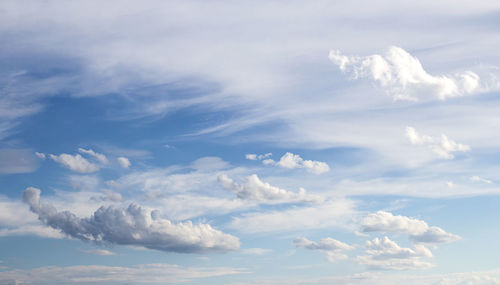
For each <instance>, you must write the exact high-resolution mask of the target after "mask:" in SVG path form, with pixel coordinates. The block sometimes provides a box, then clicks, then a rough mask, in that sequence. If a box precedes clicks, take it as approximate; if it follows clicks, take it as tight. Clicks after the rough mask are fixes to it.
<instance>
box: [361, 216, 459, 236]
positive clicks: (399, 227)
mask: <svg viewBox="0 0 500 285" xmlns="http://www.w3.org/2000/svg"><path fill="white" fill-rule="evenodd" d="M361 229H362V230H363V232H393V233H404V234H408V235H410V238H411V239H412V240H414V241H416V242H422V243H445V242H452V241H456V240H459V239H460V237H459V236H457V235H455V234H451V233H447V232H446V231H444V230H443V229H441V228H439V227H435V226H432V227H429V225H428V224H427V223H426V222H424V221H422V220H418V219H415V218H409V217H405V216H394V215H393V214H391V213H389V212H385V211H378V212H376V213H372V214H369V215H367V216H366V217H365V218H364V219H363V220H362V221H361Z"/></svg>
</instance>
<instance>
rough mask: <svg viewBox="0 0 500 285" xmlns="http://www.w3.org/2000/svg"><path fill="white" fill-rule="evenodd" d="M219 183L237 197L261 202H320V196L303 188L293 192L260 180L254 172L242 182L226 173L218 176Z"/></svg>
mask: <svg viewBox="0 0 500 285" xmlns="http://www.w3.org/2000/svg"><path fill="white" fill-rule="evenodd" d="M218 181H219V183H220V184H221V185H222V187H223V188H224V189H226V190H228V191H231V192H234V193H236V195H237V196H238V198H240V199H243V200H252V201H258V202H263V203H274V202H276V203H293V202H321V201H322V198H321V197H320V196H317V195H309V194H306V190H305V189H304V188H300V190H299V192H298V193H293V192H290V191H287V190H285V189H281V188H278V187H275V186H272V185H270V184H269V183H265V182H262V181H261V180H260V179H259V177H258V176H257V175H256V174H252V175H250V176H248V177H246V178H245V179H244V180H243V183H241V184H240V183H236V182H234V181H233V180H232V179H231V178H229V177H228V176H227V175H225V174H222V175H219V177H218Z"/></svg>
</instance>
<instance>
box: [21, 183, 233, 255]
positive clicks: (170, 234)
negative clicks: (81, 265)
mask: <svg viewBox="0 0 500 285" xmlns="http://www.w3.org/2000/svg"><path fill="white" fill-rule="evenodd" d="M40 192H41V191H40V190H39V189H36V188H32V187H30V188H27V189H26V190H25V191H24V192H23V201H24V202H25V203H27V204H28V205H29V206H30V210H31V211H32V212H33V213H35V214H37V215H38V218H39V219H40V220H41V221H42V222H43V223H45V224H46V225H48V226H50V227H52V228H54V229H59V230H61V231H62V232H63V233H65V234H66V235H68V236H71V237H74V238H77V239H81V240H84V241H96V242H99V241H106V242H110V243H115V244H121V245H135V246H143V247H146V248H150V249H156V250H161V251H167V252H169V251H170V252H186V253H189V252H225V251H231V250H236V249H238V248H239V245H240V243H239V240H238V238H236V237H234V236H232V235H229V234H225V233H222V232H220V231H218V230H216V229H214V228H212V227H211V226H210V225H208V224H202V223H200V224H197V225H194V224H193V223H192V222H191V221H186V222H181V223H177V224H174V223H172V222H171V221H169V220H166V219H162V218H160V217H159V212H158V211H150V210H147V209H144V208H142V207H140V206H138V205H135V204H131V205H130V206H128V208H126V209H118V208H113V207H111V206H110V207H100V208H99V209H98V210H97V211H95V212H94V214H93V215H92V216H91V217H90V218H79V217H77V216H76V215H75V214H73V213H71V212H69V211H63V212H58V211H57V210H56V208H55V207H54V206H52V205H50V204H45V203H41V202H40Z"/></svg>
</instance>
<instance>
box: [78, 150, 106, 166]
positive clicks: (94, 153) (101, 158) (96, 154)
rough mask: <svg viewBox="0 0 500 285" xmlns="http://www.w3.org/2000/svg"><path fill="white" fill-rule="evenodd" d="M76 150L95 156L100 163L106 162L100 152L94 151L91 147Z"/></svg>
mask: <svg viewBox="0 0 500 285" xmlns="http://www.w3.org/2000/svg"><path fill="white" fill-rule="evenodd" d="M78 152H80V153H83V154H87V155H90V156H92V157H95V158H96V159H97V160H98V161H99V162H100V163H102V164H108V159H107V158H106V156H105V155H104V154H102V153H98V152H95V151H93V150H92V149H83V148H79V149H78Z"/></svg>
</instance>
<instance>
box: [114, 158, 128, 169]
mask: <svg viewBox="0 0 500 285" xmlns="http://www.w3.org/2000/svg"><path fill="white" fill-rule="evenodd" d="M116 160H117V161H118V164H120V166H121V167H123V168H129V167H130V165H132V163H130V160H128V158H126V157H123V156H120V157H118V158H117V159H116Z"/></svg>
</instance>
